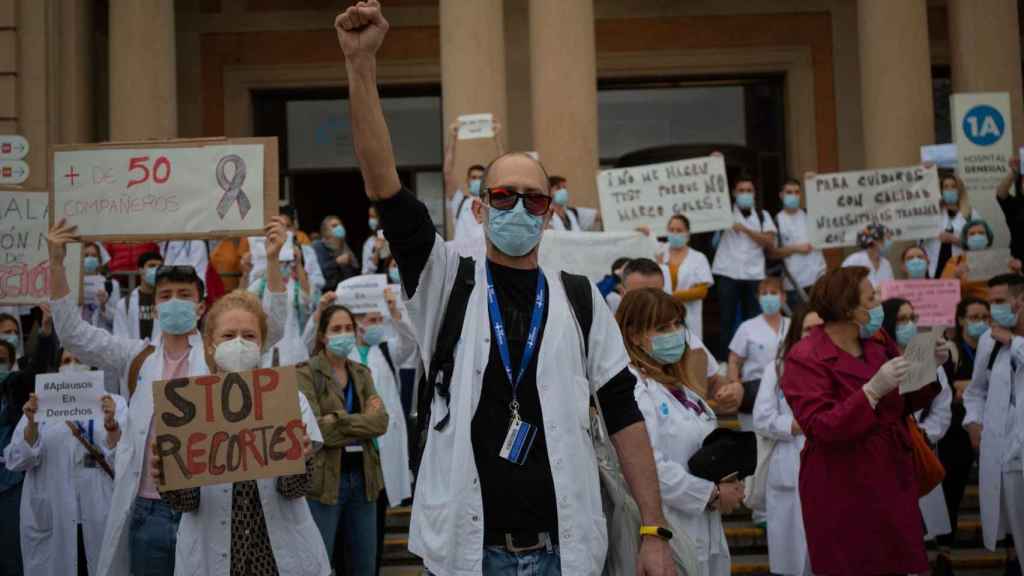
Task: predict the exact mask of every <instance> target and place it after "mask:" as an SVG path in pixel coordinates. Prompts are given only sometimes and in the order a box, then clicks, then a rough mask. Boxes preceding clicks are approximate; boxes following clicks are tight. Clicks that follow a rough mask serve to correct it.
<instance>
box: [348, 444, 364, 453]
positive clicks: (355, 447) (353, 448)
mask: <svg viewBox="0 0 1024 576" xmlns="http://www.w3.org/2000/svg"><path fill="white" fill-rule="evenodd" d="M362 451H363V445H362V444H349V445H348V446H345V452H348V453H349V454H354V453H356V452H362Z"/></svg>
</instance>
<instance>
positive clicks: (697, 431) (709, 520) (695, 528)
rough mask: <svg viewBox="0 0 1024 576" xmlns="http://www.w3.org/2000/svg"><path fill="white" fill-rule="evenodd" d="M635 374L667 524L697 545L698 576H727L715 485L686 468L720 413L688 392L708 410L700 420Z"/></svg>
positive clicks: (661, 388) (658, 386)
mask: <svg viewBox="0 0 1024 576" xmlns="http://www.w3.org/2000/svg"><path fill="white" fill-rule="evenodd" d="M630 369H631V371H632V372H633V375H634V376H636V379H637V385H636V389H635V390H634V395H635V397H636V403H637V405H638V406H639V407H640V412H642V413H643V415H644V422H645V423H646V424H647V434H648V435H649V436H650V438H651V447H652V448H653V449H654V461H655V464H656V465H657V468H658V484H659V485H660V487H661V500H662V506H663V507H664V509H665V515H666V516H667V520H668V523H669V525H670V526H671V527H672V530H674V531H676V532H681V533H685V534H686V535H687V536H689V537H690V538H691V539H692V540H693V543H694V549H695V552H696V554H697V563H698V564H699V565H700V567H701V569H702V571H701V572H700V573H699V574H697V575H695V576H728V574H729V573H730V559H729V543H728V542H727V541H726V539H725V530H724V529H723V528H722V514H721V513H720V512H717V511H709V510H708V509H707V506H708V502H709V501H710V500H711V495H712V494H713V493H714V490H715V483H714V482H711V481H709V480H704V479H703V478H698V477H697V476H694V475H692V474H690V471H689V470H688V468H687V463H688V462H689V461H690V458H691V457H692V456H693V455H694V454H695V453H696V452H697V451H698V450H700V448H701V445H702V443H703V442H704V438H705V437H706V436H707V435H708V434H710V433H711V432H712V431H713V430H714V429H715V428H717V427H718V420H717V418H716V417H715V413H714V412H713V411H712V410H711V407H709V406H708V405H707V403H706V402H704V400H703V399H701V397H700V396H698V395H697V394H695V393H694V392H692V391H690V390H684V392H685V393H686V396H687V398H688V399H689V400H691V401H692V402H694V403H695V404H699V405H701V406H703V407H704V414H703V415H699V414H697V413H696V412H694V411H693V410H690V409H688V408H686V407H684V406H683V405H682V404H680V403H679V401H678V400H676V399H675V398H674V397H673V396H672V394H671V393H669V391H668V390H666V389H665V387H664V386H663V385H662V384H661V383H659V382H657V381H655V380H649V379H647V378H645V377H644V376H643V375H641V374H640V373H639V372H637V371H636V370H633V369H632V367H631V368H630Z"/></svg>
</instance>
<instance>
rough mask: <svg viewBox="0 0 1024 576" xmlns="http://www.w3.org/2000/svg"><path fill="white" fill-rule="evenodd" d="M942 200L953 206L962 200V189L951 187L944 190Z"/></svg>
mask: <svg viewBox="0 0 1024 576" xmlns="http://www.w3.org/2000/svg"><path fill="white" fill-rule="evenodd" d="M942 201H943V202H944V203H946V204H947V205H949V206H952V205H954V204H956V203H957V202H959V201H960V191H959V190H957V189H956V188H949V189H947V190H943V191H942Z"/></svg>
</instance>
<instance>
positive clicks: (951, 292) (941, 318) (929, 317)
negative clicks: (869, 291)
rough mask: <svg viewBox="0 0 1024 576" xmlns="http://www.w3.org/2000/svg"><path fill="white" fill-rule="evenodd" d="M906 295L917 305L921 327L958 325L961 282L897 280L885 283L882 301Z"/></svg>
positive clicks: (883, 284) (915, 309) (952, 280)
mask: <svg viewBox="0 0 1024 576" xmlns="http://www.w3.org/2000/svg"><path fill="white" fill-rule="evenodd" d="M889 298H903V299H904V300H908V301H910V303H911V304H913V305H914V312H916V313H917V315H918V316H919V317H920V321H919V322H918V324H919V325H920V326H955V325H956V305H957V304H958V303H959V302H960V281H959V280H956V279H949V280H896V281H893V282H882V300H888V299H889Z"/></svg>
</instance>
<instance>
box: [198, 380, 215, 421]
mask: <svg viewBox="0 0 1024 576" xmlns="http://www.w3.org/2000/svg"><path fill="white" fill-rule="evenodd" d="M218 383H220V378H218V377H216V376H202V377H199V378H196V385H197V386H205V387H206V421H207V422H213V386H214V385H215V384H218Z"/></svg>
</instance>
